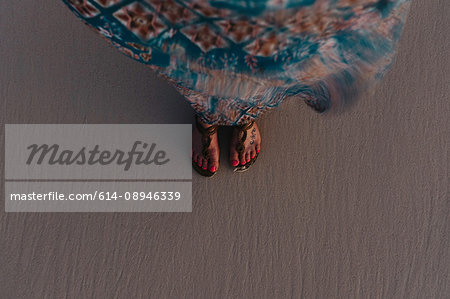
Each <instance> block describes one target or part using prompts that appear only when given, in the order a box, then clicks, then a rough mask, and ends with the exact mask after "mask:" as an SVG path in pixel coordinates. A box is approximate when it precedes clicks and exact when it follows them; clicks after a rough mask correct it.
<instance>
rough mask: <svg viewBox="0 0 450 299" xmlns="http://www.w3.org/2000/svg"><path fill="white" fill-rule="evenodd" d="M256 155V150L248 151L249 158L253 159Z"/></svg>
mask: <svg viewBox="0 0 450 299" xmlns="http://www.w3.org/2000/svg"><path fill="white" fill-rule="evenodd" d="M255 156H256V150H252V151H250V158H251V159H253V158H255Z"/></svg>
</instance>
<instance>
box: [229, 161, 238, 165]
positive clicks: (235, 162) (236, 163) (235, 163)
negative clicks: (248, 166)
mask: <svg viewBox="0 0 450 299" xmlns="http://www.w3.org/2000/svg"><path fill="white" fill-rule="evenodd" d="M231 164H233V166H236V165H238V164H239V162H238V161H236V160H233V161H231Z"/></svg>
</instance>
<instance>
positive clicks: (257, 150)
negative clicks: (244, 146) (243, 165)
mask: <svg viewBox="0 0 450 299" xmlns="http://www.w3.org/2000/svg"><path fill="white" fill-rule="evenodd" d="M255 148H256V152H257V153H259V151H260V150H261V144H257V145H256V146H255Z"/></svg>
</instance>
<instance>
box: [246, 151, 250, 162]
mask: <svg viewBox="0 0 450 299" xmlns="http://www.w3.org/2000/svg"><path fill="white" fill-rule="evenodd" d="M245 162H246V163H248V162H250V152H247V153H246V154H245Z"/></svg>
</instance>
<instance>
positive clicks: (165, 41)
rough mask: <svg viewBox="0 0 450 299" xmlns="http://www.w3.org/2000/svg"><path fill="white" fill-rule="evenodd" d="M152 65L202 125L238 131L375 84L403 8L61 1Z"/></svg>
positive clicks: (287, 2) (196, 0) (303, 1)
mask: <svg viewBox="0 0 450 299" xmlns="http://www.w3.org/2000/svg"><path fill="white" fill-rule="evenodd" d="M63 2H64V3H65V4H66V5H67V6H68V7H69V8H70V9H71V10H72V11H73V12H74V13H75V14H76V15H77V16H78V17H79V18H81V19H82V20H83V21H84V22H85V23H86V24H87V25H89V27H90V28H92V29H94V30H95V31H96V32H98V33H100V34H101V36H102V37H104V39H105V40H106V41H108V42H109V43H111V44H112V45H114V46H115V47H116V48H117V49H119V50H120V51H121V52H122V53H124V54H126V55H128V56H129V57H131V58H133V59H135V60H137V61H139V62H141V63H143V64H145V65H147V66H149V67H150V68H152V69H153V70H155V71H156V72H157V74H158V75H160V76H162V77H164V78H165V79H167V80H168V81H169V82H171V83H172V84H173V85H174V86H175V87H176V89H177V90H178V91H179V92H180V93H181V94H183V95H184V96H185V98H186V99H187V100H188V102H189V103H190V105H191V106H192V108H193V109H194V110H195V111H196V113H197V114H198V115H199V116H200V117H202V119H203V120H204V121H206V122H207V123H209V124H219V125H239V124H244V123H246V122H248V121H250V120H252V119H256V118H257V117H259V116H260V115H261V114H262V113H263V112H265V111H267V110H270V109H272V108H274V107H277V106H278V105H279V104H280V103H282V102H283V100H284V99H286V98H287V97H296V98H298V99H302V100H304V101H305V102H306V103H307V104H308V105H309V106H311V107H312V108H314V109H315V110H316V111H318V112H323V111H325V110H327V109H328V108H329V107H331V106H333V104H336V103H339V102H342V101H343V100H345V97H347V96H349V95H350V93H357V92H358V90H361V89H364V88H367V86H369V85H371V84H372V83H374V82H377V81H379V80H380V79H381V78H382V77H383V75H384V74H385V73H386V71H387V70H388V68H389V66H390V65H391V64H392V62H393V58H394V54H395V49H396V45H397V43H398V40H399V38H400V36H401V32H402V28H403V24H404V22H405V19H406V16H407V13H408V10H409V5H410V0H247V1H245V0H240V1H238V0H226V1H218V0H217V1H212V0H211V1H208V0H191V1H181V0H166V1H164V0H63Z"/></svg>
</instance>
